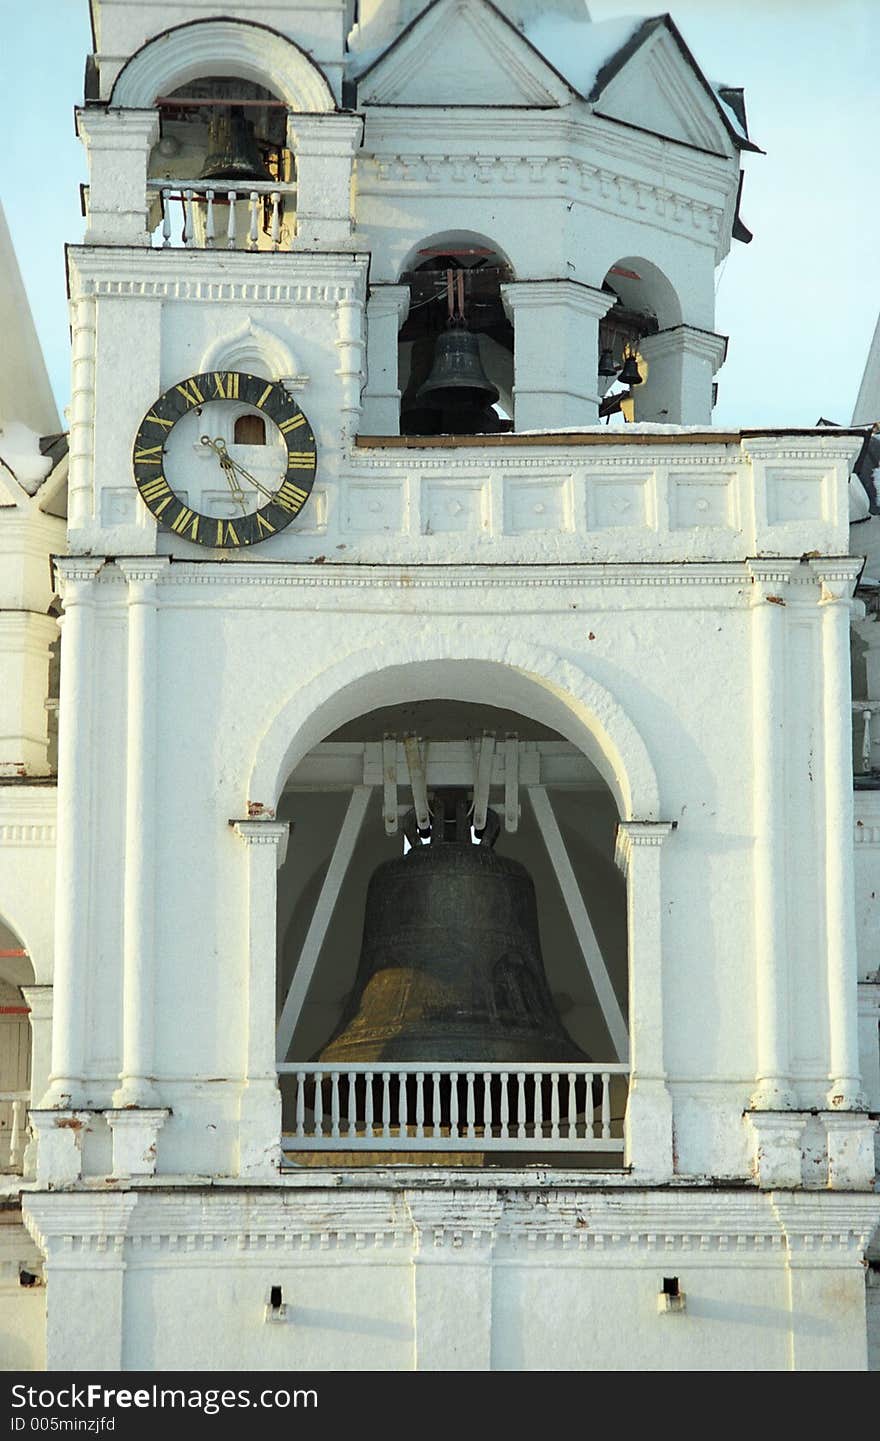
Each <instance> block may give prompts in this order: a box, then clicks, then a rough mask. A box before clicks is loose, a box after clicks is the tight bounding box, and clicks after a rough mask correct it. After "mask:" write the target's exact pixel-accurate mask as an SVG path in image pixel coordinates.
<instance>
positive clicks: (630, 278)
mask: <svg viewBox="0 0 880 1441" xmlns="http://www.w3.org/2000/svg"><path fill="white" fill-rule="evenodd" d="M605 278H606V280H607V282H608V284H609V285H610V286H611V287H612V289H613V290H615V291H616V292H617V294H618V295H619V296H620V299H621V302H622V304H623V305H624V306H625V307H626V309H627V310H630V311H638V312H640V313H643V314H649V315H651V316H654V317H655V318H656V320H657V325H658V328H659V329H660V330H669V329H671V327H672V326H674V325H681V324H682V321H683V319H684V314H683V310H682V304H681V299H680V298H679V294H678V291H677V290H676V288H675V286H674V285H673V283H672V281H671V280H670V279H669V277H668V275H666V274H665V272H664V271H662V270H661V269H660V268H659V266H657V265H655V264H654V263H653V261H651V260H646V259H645V257H644V256H641V255H625V256H623V257H622V258H620V259H618V260H615V261H614V263H613V265H611V266H610V267H609V269H608V271H607V273H606V277H605Z"/></svg>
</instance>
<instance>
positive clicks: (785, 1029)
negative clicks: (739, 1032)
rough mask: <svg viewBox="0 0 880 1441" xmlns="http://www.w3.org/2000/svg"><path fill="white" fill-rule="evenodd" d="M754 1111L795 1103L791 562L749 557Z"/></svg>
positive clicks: (775, 1109)
mask: <svg viewBox="0 0 880 1441" xmlns="http://www.w3.org/2000/svg"><path fill="white" fill-rule="evenodd" d="M749 569H750V571H751V573H752V581H753V584H752V597H751V606H752V787H753V790H752V829H753V833H754V845H753V851H752V855H753V882H752V884H753V892H754V943H753V944H754V955H755V1006H756V1012H757V1017H756V1022H757V1024H756V1031H757V1047H756V1050H757V1054H756V1072H757V1074H756V1081H757V1085H756V1089H755V1092H754V1095H753V1097H752V1105H753V1106H754V1107H755V1109H756V1110H764V1111H780V1110H788V1109H791V1108H792V1107H794V1106H795V1097H794V1092H793V1090H792V1086H791V1046H790V1035H789V984H790V983H789V974H788V936H787V926H786V909H785V905H786V903H785V865H786V844H785V732H784V723H785V704H784V688H785V631H784V623H785V614H786V611H785V604H784V595H783V594H782V592H783V591H784V590H785V587H786V585H787V582H788V575H789V570H790V566H789V565H786V564H785V563H784V562H783V563H780V562H779V561H759V560H756V561H751V562H750V563H749Z"/></svg>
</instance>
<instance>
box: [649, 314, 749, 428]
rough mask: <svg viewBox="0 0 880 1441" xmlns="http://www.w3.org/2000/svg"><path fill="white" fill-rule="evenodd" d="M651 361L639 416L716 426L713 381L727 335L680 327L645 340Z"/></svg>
mask: <svg viewBox="0 0 880 1441" xmlns="http://www.w3.org/2000/svg"><path fill="white" fill-rule="evenodd" d="M639 353H640V354H641V356H642V357H643V359H644V360H645V361H646V362H647V375H646V376H645V377H644V380H643V384H642V385H639V386H636V388H635V390H634V392H633V394H634V396H635V418H636V420H637V421H639V420H648V421H657V422H659V423H660V424H663V425H710V424H711V422H712V381H713V378H714V376H715V374H716V372H717V371H718V370H719V369H720V368H721V366H722V365H723V364H724V359H725V356H726V355H727V337H726V336H725V335H716V334H715V332H714V331H712V330H698V329H697V328H696V326H693V325H676V326H674V327H673V328H672V329H671V330H661V331H660V332H659V334H657V335H646V336H644V337H643V338H642V339H641V340H640V341H639Z"/></svg>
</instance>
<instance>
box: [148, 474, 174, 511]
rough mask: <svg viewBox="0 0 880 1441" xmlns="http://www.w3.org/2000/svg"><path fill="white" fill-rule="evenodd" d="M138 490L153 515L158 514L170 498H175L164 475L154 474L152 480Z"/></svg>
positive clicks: (166, 505)
mask: <svg viewBox="0 0 880 1441" xmlns="http://www.w3.org/2000/svg"><path fill="white" fill-rule="evenodd" d="M140 492H141V495H142V496H143V498H144V500H145V501H146V503H147V505H148V506H149V507H150V510H151V511H152V512H153V514H154V515H155V516H160V515H161V514H162V512H163V510H167V508H168V506H169V505H170V504H171V502H172V500H176V499H177V496H176V495H175V494H174V491H173V490H172V489H171V486H170V485H169V484H168V482H167V480H166V479H165V477H164V475H154V476H153V478H152V480H148V481H147V483H146V485H142V486H141V487H140Z"/></svg>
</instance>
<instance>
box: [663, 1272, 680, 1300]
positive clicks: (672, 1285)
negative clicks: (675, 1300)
mask: <svg viewBox="0 0 880 1441" xmlns="http://www.w3.org/2000/svg"><path fill="white" fill-rule="evenodd" d="M678 1294H679V1290H678V1277H677V1276H664V1277H663V1295H664V1296H677V1295H678Z"/></svg>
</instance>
